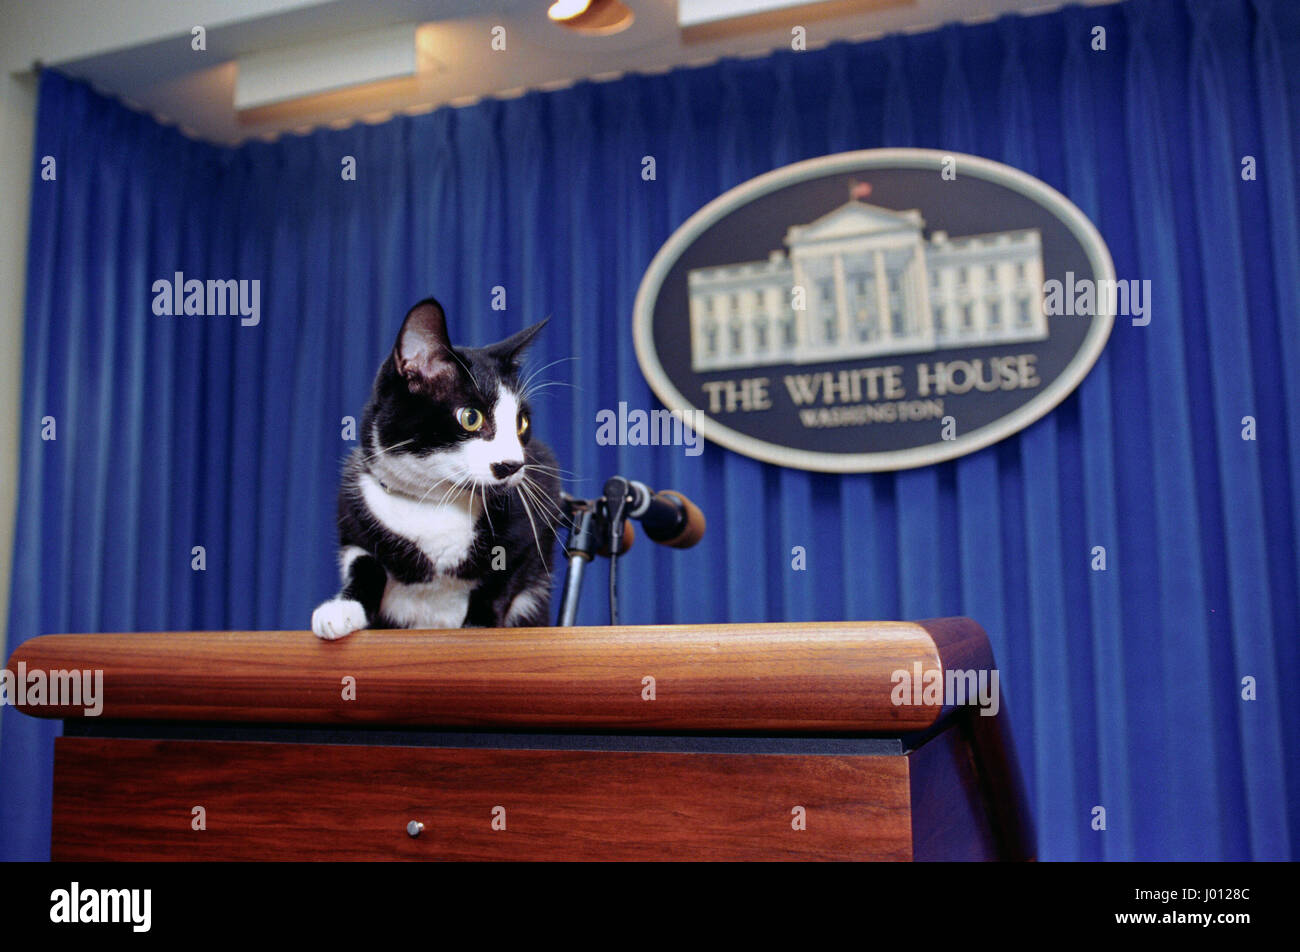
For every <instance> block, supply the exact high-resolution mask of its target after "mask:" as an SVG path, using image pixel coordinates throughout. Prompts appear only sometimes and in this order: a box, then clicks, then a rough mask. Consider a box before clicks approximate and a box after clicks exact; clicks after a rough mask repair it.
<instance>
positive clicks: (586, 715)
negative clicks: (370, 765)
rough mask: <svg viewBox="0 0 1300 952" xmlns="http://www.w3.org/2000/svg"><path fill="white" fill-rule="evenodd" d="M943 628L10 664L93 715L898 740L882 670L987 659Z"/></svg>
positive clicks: (142, 643)
mask: <svg viewBox="0 0 1300 952" xmlns="http://www.w3.org/2000/svg"><path fill="white" fill-rule="evenodd" d="M942 621H943V624H942V625H935V623H932V622H926V623H924V624H922V623H914V622H883V621H878V622H815V623H807V624H753V625H690V626H688V625H644V626H630V627H599V628H597V627H592V628H514V629H509V628H496V629H486V628H485V629H456V630H450V631H409V630H403V631H361V632H357V633H355V634H353V635H350V636H348V637H347V638H344V639H342V640H340V641H334V642H329V641H322V640H321V639H319V638H316V637H315V636H313V635H312V634H311V633H310V632H305V631H280V632H258V631H226V632H154V633H126V634H95V635H46V636H43V637H40V638H34V639H32V640H30V641H28V642H26V643H25V644H23V645H22V646H20V647H19V648H18V649H17V650H16V651H15V652H14V654H13V656H12V657H11V658H10V660H9V668H10V670H14V671H16V670H18V666H19V664H20V663H22V664H25V665H26V667H27V669H28V670H29V671H30V670H34V669H42V670H47V671H48V670H59V669H63V670H68V669H86V670H95V669H98V670H102V671H103V677H104V704H103V711H102V714H101V716H102V717H103V718H105V719H132V720H135V719H143V720H171V721H225V722H262V723H302V724H321V725H331V724H353V725H375V726H379V725H384V726H439V727H477V728H484V727H498V728H507V729H509V728H529V729H558V730H573V729H580V730H591V729H595V730H602V729H608V730H638V731H639V730H661V731H662V730H671V731H723V732H803V733H849V732H884V733H891V734H900V733H908V732H911V731H917V730H923V729H925V728H928V727H929V726H930V725H931V724H933V723H934V722H935V721H936V719H937V718H938V717H939V716H940V713H941V710H940V708H938V707H936V706H923V705H901V706H899V705H895V704H894V703H892V701H891V698H890V693H891V689H892V687H893V683H892V681H891V676H892V675H893V673H894V672H895V671H898V670H908V671H912V670H914V665H916V664H919V665H921V666H922V669H925V670H928V669H931V668H934V667H936V666H938V665H939V664H940V663H941V662H940V648H939V646H938V645H937V643H936V635H935V634H932V630H933V631H936V632H938V637H939V638H940V640H946V641H945V643H952V644H955V645H964V646H967V648H970V649H971V650H968V651H966V652H965V653H964V654H963V658H964V657H966V656H974V655H975V654H978V651H977V650H976V649H978V646H979V645H980V644H983V646H984V647H983V650H984V651H986V652H987V644H988V643H987V639H986V638H985V636H984V633H983V631H982V630H981V629H980V627H979V626H978V625H977V624H975V623H974V622H972V621H970V620H969V619H944V620H942ZM932 625H933V626H934V627H933V629H931V628H928V627H927V626H932ZM972 646H973V647H972ZM347 678H352V679H355V680H354V685H355V698H354V699H348V698H347V697H346V696H345V695H346V693H347V692H346V690H345V688H346V685H347V683H348V682H346V681H345V679H347ZM646 678H653V679H654V700H646V699H644V697H643V695H644V693H645V691H646V682H645V680H644V679H646ZM20 709H21V710H23V711H24V712H25V713H27V714H31V715H33V716H37V717H60V718H64V717H82V716H83V710H82V708H80V707H69V706H49V705H47V706H32V705H27V706H20Z"/></svg>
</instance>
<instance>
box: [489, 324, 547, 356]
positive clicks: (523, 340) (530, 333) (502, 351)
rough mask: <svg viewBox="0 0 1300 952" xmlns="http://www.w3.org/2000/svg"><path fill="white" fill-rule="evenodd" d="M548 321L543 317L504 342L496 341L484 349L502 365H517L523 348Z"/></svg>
mask: <svg viewBox="0 0 1300 952" xmlns="http://www.w3.org/2000/svg"><path fill="white" fill-rule="evenodd" d="M550 320H551V319H550V318H549V317H544V318H542V319H541V320H540V321H538V322H537V323H536V324H534V325H532V326H531V327H525V328H524V329H523V330H522V331H519V332H518V333H517V334H511V335H510V336H509V337H507V338H506V339H505V340H503V341H497V342H496V343H495V344H492V345H491V346H489V347H488V348H486V349H487V351H488V353H489V354H491V355H492V356H493V357H495V358H496V359H497V360H499V361H501V363H502V364H505V365H507V366H509V365H511V364H515V363H518V362H519V355H520V354H522V353H523V352H524V348H526V347H527V346H528V345H529V344H531V343H532V342H533V338H534V337H536V336H537V335H538V334H539V333H541V330H542V328H543V327H545V326H546V325H547V323H549V322H550Z"/></svg>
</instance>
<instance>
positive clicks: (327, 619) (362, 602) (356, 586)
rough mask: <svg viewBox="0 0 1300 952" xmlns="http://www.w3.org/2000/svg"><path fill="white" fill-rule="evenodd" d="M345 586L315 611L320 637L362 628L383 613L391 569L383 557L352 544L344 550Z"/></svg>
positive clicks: (313, 617) (314, 624)
mask: <svg viewBox="0 0 1300 952" xmlns="http://www.w3.org/2000/svg"><path fill="white" fill-rule="evenodd" d="M339 561H340V566H341V568H342V575H343V589H342V591H340V592H339V593H338V594H337V595H335V596H334V597H333V598H331V599H330V600H329V601H327V602H322V603H321V604H320V605H319V606H317V608H316V610H315V611H314V612H312V614H311V630H312V631H313V632H314V633H315V634H316V637H318V638H324V639H326V640H327V641H333V640H335V639H337V638H342V637H343V636H344V635H350V634H352V632H354V631H360V630H361V629H362V628H365V627H367V626H368V625H369V624H370V623H371V622H373V621H374V620H375V618H376V617H377V616H378V615H379V604H380V601H381V600H382V599H383V597H384V585H385V584H386V583H387V581H388V573H387V572H385V571H384V567H383V566H382V565H380V564H379V560H378V559H376V558H375V557H374V556H373V555H371V554H370V553H369V552H367V551H366V550H365V549H362V548H360V547H359V546H354V545H350V546H347V547H345V548H344V549H343V552H342V553H341V554H340V560H339Z"/></svg>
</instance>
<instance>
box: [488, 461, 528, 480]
mask: <svg viewBox="0 0 1300 952" xmlns="http://www.w3.org/2000/svg"><path fill="white" fill-rule="evenodd" d="M523 468H524V464H523V463H516V462H515V461H514V460H510V461H509V462H506V463H493V464H492V475H493V476H495V477H496V478H497V479H505V478H506V477H507V476H513V475H514V474H515V473H517V472H519V471H520V470H521V469H523Z"/></svg>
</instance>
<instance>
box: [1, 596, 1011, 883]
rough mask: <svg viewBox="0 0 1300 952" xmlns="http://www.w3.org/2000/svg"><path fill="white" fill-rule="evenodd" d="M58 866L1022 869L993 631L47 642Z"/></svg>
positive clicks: (199, 636)
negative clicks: (1016, 863) (932, 678)
mask: <svg viewBox="0 0 1300 952" xmlns="http://www.w3.org/2000/svg"><path fill="white" fill-rule="evenodd" d="M20 663H21V664H24V665H25V666H26V670H27V671H28V672H31V671H34V670H44V671H54V670H65V671H66V670H92V671H93V670H97V669H98V670H102V671H103V709H102V712H101V714H100V716H98V717H87V716H85V714H84V712H83V709H82V708H81V707H54V706H30V705H29V706H25V707H21V706H20V709H21V710H23V711H24V712H25V713H27V714H31V715H33V716H37V717H58V718H63V719H64V733H63V736H62V737H61V738H59V739H58V740H57V741H56V747H55V769H54V807H53V832H52V857H53V859H55V860H394V859H405V860H805V859H806V860H812V859H819V860H930V859H936V860H938V859H958V860H976V859H1016V860H1023V859H1032V858H1033V850H1034V839H1033V829H1032V823H1031V821H1030V818H1029V814H1028V808H1027V805H1026V801H1025V797H1024V794H1023V790H1022V786H1021V783H1020V778H1019V775H1018V770H1017V767H1016V764H1015V759H1014V753H1013V748H1012V745H1011V743H1010V740H1009V735H1008V731H1007V717H1006V706H1005V704H1003V705H1002V706H1001V710H999V712H998V713H997V714H996V716H984V715H981V714H980V713H979V710H978V708H975V707H971V706H939V705H935V704H933V703H931V704H896V703H894V701H893V700H892V699H891V693H893V692H894V688H895V683H896V681H897V677H896V675H895V672H900V671H904V672H908V674H909V675H914V674H917V673H920V672H922V671H936V670H937V671H948V670H952V671H967V670H981V669H983V670H986V671H987V670H991V669H993V667H994V664H993V658H992V653H991V651H990V649H989V644H988V639H987V637H986V636H985V634H984V632H983V630H982V629H981V628H980V627H979V625H977V624H976V623H975V622H973V621H971V620H969V619H966V618H945V619H935V620H929V621H920V622H838V623H809V624H762V625H701V626H661V625H653V626H640V627H609V628H538V629H460V630H455V631H364V632H358V633H356V634H353V635H351V636H349V637H347V638H345V639H343V640H341V641H337V642H325V641H321V640H319V639H317V638H315V637H314V636H313V635H312V634H311V633H310V632H298V631H284V632H255V631H236V632H177V633H149V634H102V635H47V636H44V637H41V638H35V639H32V640H31V641H28V642H27V643H26V644H24V645H22V646H21V647H20V648H19V649H18V650H17V651H16V652H15V653H14V655H13V657H12V658H10V660H9V669H10V670H11V671H17V670H18V666H19V664H20Z"/></svg>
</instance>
